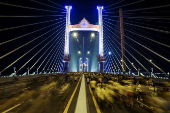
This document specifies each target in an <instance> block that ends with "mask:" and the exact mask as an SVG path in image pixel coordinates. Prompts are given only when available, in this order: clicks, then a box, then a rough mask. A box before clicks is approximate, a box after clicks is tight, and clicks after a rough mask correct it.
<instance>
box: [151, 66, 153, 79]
mask: <svg viewBox="0 0 170 113" xmlns="http://www.w3.org/2000/svg"><path fill="white" fill-rule="evenodd" d="M152 75H153V68H151V77H152Z"/></svg>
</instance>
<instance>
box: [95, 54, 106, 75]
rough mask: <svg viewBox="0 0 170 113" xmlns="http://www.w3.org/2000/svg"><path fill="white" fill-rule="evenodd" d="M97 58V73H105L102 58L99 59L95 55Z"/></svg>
mask: <svg viewBox="0 0 170 113" xmlns="http://www.w3.org/2000/svg"><path fill="white" fill-rule="evenodd" d="M97 58H98V63H99V72H100V73H104V72H105V69H104V62H105V60H104V58H103V57H100V56H99V55H97Z"/></svg>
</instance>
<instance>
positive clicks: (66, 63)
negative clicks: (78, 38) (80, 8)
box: [63, 6, 72, 72]
mask: <svg viewBox="0 0 170 113" xmlns="http://www.w3.org/2000/svg"><path fill="white" fill-rule="evenodd" d="M65 8H66V10H67V11H66V29H65V48H64V61H63V62H64V72H68V70H69V67H68V64H69V62H70V56H69V32H70V31H69V25H70V11H71V9H72V6H65Z"/></svg>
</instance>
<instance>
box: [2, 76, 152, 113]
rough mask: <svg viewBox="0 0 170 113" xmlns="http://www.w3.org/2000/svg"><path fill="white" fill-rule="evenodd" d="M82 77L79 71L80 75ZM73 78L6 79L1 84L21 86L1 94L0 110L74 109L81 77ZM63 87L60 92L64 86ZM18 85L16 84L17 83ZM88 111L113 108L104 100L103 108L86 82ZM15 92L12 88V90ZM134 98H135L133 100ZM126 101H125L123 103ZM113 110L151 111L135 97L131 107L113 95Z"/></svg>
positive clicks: (59, 112)
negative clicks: (13, 80)
mask: <svg viewBox="0 0 170 113" xmlns="http://www.w3.org/2000/svg"><path fill="white" fill-rule="evenodd" d="M81 77H82V75H81ZM81 77H80V78H79V79H78V80H77V81H76V82H75V81H74V79H70V80H68V81H67V82H66V83H64V82H63V81H64V80H65V78H64V77H63V76H51V77H48V78H46V77H39V78H36V79H31V80H22V81H17V82H15V83H13V84H11V83H6V84H2V85H1V86H0V87H1V88H3V87H4V86H5V87H6V86H8V85H9V86H10V85H14V86H16V87H17V85H15V84H23V83H24V87H17V88H15V89H14V90H17V91H16V93H11V94H9V93H10V92H9V93H8V92H7V94H5V93H4V95H1V98H0V112H2V113H74V112H75V109H76V104H77V100H78V95H79V91H80V86H81V85H80V84H81V82H82V81H81V79H82V78H81ZM67 85H68V87H67V88H66V90H64V91H63V92H61V90H62V89H64V87H66V86H67ZM18 86H19V85H18ZM85 88H86V97H87V100H86V101H87V111H88V113H112V112H113V111H112V109H111V107H110V106H109V105H107V104H106V103H104V104H103V109H102V107H101V104H100V102H98V100H97V98H96V97H95V96H94V95H93V93H92V91H91V88H90V86H89V85H88V84H87V83H86V82H85ZM13 92H14V91H13ZM134 101H135V100H134ZM124 105H125V104H124ZM113 109H114V113H152V110H149V109H148V108H146V107H139V104H138V103H137V102H136V101H135V102H134V107H133V108H132V107H129V106H126V105H125V107H123V106H122V105H121V103H120V101H119V100H117V99H116V98H115V99H114V103H113Z"/></svg>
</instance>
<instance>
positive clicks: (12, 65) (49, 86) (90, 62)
mask: <svg viewBox="0 0 170 113" xmlns="http://www.w3.org/2000/svg"><path fill="white" fill-rule="evenodd" d="M61 3H62V2H61ZM83 3H84V2H83ZM87 3H88V2H87ZM102 3H103V5H102V4H101V5H94V4H93V2H92V5H94V11H89V10H90V6H91V5H88V6H89V8H88V7H86V8H82V9H78V10H77V9H76V8H77V7H78V5H77V6H76V5H65V6H64V5H61V4H60V2H59V3H57V2H54V1H52V0H47V1H38V0H30V1H25V2H17V1H5V2H0V6H1V7H0V9H1V10H2V13H1V14H0V20H1V26H0V37H1V38H0V48H1V49H0V50H1V52H0V84H1V85H2V87H1V90H0V95H1V94H2V95H3V97H2V98H5V99H6V98H9V99H13V97H12V98H11V97H8V94H10V93H11V92H14V91H16V90H18V91H16V95H19V93H20V92H19V91H20V90H22V93H23V92H24V91H25V90H29V89H30V91H28V92H29V94H30V95H33V96H30V97H28V100H29V102H31V105H33V107H32V108H34V105H38V104H37V103H46V101H44V100H43V101H42V102H41V101H40V100H41V99H42V98H43V97H44V98H46V99H47V97H48V99H51V100H54V101H55V103H53V102H52V101H51V100H48V99H47V100H48V102H47V103H48V104H50V105H51V107H49V106H48V105H44V106H45V107H44V109H45V110H44V109H43V110H44V111H43V110H42V111H41V109H38V110H40V111H39V112H54V111H55V112H58V111H60V112H64V113H66V112H69V111H71V112H79V113H80V111H85V112H86V113H87V112H89V111H91V112H97V113H101V111H102V112H107V111H105V110H103V108H102V107H103V106H102V105H101V106H100V105H99V106H98V104H101V102H103V101H101V100H100V99H101V98H102V97H100V98H98V97H97V94H96V93H97V91H96V90H97V89H96V90H94V88H93V87H92V86H93V85H91V84H90V85H88V84H86V82H87V80H86V79H87V78H88V77H89V78H90V80H91V81H93V80H96V81H98V82H101V81H102V80H101V79H98V78H100V77H101V78H102V79H103V82H105V81H104V80H105V79H106V77H105V76H106V75H107V77H108V76H109V77H113V78H112V80H113V81H114V80H117V79H119V80H120V78H119V77H125V78H126V79H125V78H124V79H125V80H127V79H131V78H133V79H138V78H137V77H139V78H145V79H148V81H147V82H149V80H151V79H152V80H154V81H156V82H157V83H160V84H164V82H165V83H169V79H170V76H169V68H170V56H169V55H170V52H169V48H170V44H169V43H170V39H169V36H170V29H169V24H170V22H169V16H168V15H169V7H170V3H168V2H166V1H164V2H155V3H153V2H148V1H145V0H138V1H135V0H134V1H133V0H132V1H124V0H120V1H117V2H115V3H111V4H110V5H109V3H110V2H109V3H108V4H107V2H102ZM105 3H106V4H107V5H104V4H105ZM75 4H76V3H75ZM88 4H90V3H88ZM82 7H85V5H84V6H82ZM9 9H10V10H9ZM79 10H83V11H84V12H83V13H82V12H81V11H79ZM86 10H87V11H86ZM75 12H78V13H75ZM76 14H79V15H81V16H82V15H83V17H82V18H79V19H77V18H78V15H76ZM84 15H86V16H87V17H86V16H84ZM92 72H93V73H92ZM84 73H85V74H84ZM94 73H95V74H94ZM116 77H117V78H116ZM128 77H129V78H128ZM107 79H108V78H107ZM110 79H111V78H109V79H108V80H110ZM100 80H101V81H100ZM119 80H117V81H116V82H120V81H119ZM121 80H123V79H121ZM18 81H19V82H18ZM107 82H108V81H107ZM114 82H115V81H114ZM152 82H153V81H152ZM6 84H7V86H6ZM11 84H12V85H11ZM13 84H17V85H16V86H13ZM18 84H19V85H18ZM80 84H81V85H80ZM148 84H149V83H148ZM152 84H154V82H153V83H152ZM107 85H108V84H107ZM107 85H106V86H107ZM106 86H104V87H106ZM23 87H24V88H23ZM91 87H92V88H91ZM96 87H97V85H96ZM117 87H118V86H117ZM120 87H122V86H120ZM123 87H124V86H123ZM167 87H169V86H168V85H167V86H166V87H164V88H167ZM17 88H18V89H17ZM43 88H44V89H43ZM57 88H59V90H58V89H57ZM62 88H63V89H64V88H65V90H62ZM69 88H70V90H68V89H69ZM147 88H148V87H147ZM161 88H162V87H161ZM161 88H160V89H161ZM66 89H67V90H66ZM106 89H107V88H106ZM120 89H121V88H120ZM127 89H128V88H127ZM148 89H149V88H148ZM158 89H159V88H158ZM162 89H163V88H162ZM60 90H62V91H61V92H60ZM123 90H124V91H126V88H123ZM32 91H33V92H32ZM34 91H37V92H40V93H41V94H42V93H43V96H42V95H41V96H42V97H39V98H40V100H38V99H39V98H38V97H37V95H36V93H35V92H34ZM50 91H51V92H50ZM52 91H54V92H52ZM127 91H129V90H127ZM154 91H155V90H154ZM156 91H157V89H156ZM159 91H162V90H159ZM9 92H10V93H9ZM56 92H57V93H56ZM63 92H64V93H63ZM95 92H96V93H95ZM113 92H114V93H116V92H115V90H114V91H113ZM26 93H27V92H26ZM11 94H12V93H11ZM24 94H25V92H24V93H23V95H24ZM34 94H35V97H36V99H35V98H34ZM48 94H49V95H48ZM54 95H57V97H56V98H55V96H54ZM61 95H65V96H63V97H62V98H58V97H60V96H61ZM89 95H90V96H89ZM67 96H68V97H67ZM119 96H120V95H119ZM166 96H167V95H166ZM21 97H22V96H21ZM23 97H24V99H23V98H22V99H21V100H22V102H21V101H18V100H17V99H16V100H15V99H14V100H15V102H16V103H17V104H16V105H15V106H12V104H9V105H6V104H4V105H2V104H1V103H0V111H1V110H2V111H4V112H3V113H7V112H9V111H10V112H23V111H24V106H22V105H25V106H27V104H30V103H28V100H27V99H26V98H27V97H26V96H23ZM116 97H117V96H116ZM121 97H122V96H120V98H121ZM125 97H126V98H128V99H129V100H128V101H130V97H128V96H127V95H125ZM18 98H20V97H18ZM30 98H31V99H30ZM96 98H97V99H98V100H99V101H96V100H95V99H96ZM103 98H106V97H103ZM122 98H123V97H122ZM167 98H168V96H167ZM167 98H166V99H167ZM62 99H63V100H62ZM67 99H69V100H67ZM166 99H165V100H166ZM7 100H8V99H7ZM87 100H88V102H87ZM108 100H109V99H108ZM108 100H107V101H106V103H107V102H108ZM3 101H5V100H3ZM122 101H123V100H122V99H120V104H122ZM34 102H35V103H34ZM36 102H37V103H36ZM59 102H61V104H62V105H61V106H64V107H61V106H60V105H59V104H58V103H59ZM62 102H63V103H62ZM124 102H125V101H124ZM9 103H10V102H9ZM32 103H34V104H32ZM52 103H53V104H52ZM76 103H77V104H76ZM87 103H88V104H89V105H88V104H87ZM108 103H109V102H108ZM108 105H109V104H108ZM114 105H115V106H116V105H117V104H114ZM122 105H123V104H122ZM140 105H141V106H146V107H147V108H149V109H150V110H153V108H156V107H155V106H156V105H154V106H151V107H148V105H145V104H143V103H142V104H141V103H140ZM7 106H8V107H7ZM18 106H21V107H18ZM54 106H60V107H59V108H56V109H55V107H54ZM81 106H85V107H84V108H82V107H81ZM90 106H92V107H90ZM46 107H47V108H46ZM111 107H113V106H111ZM1 108H2V109H1ZM7 108H9V109H7ZM37 108H39V107H38V106H37ZM94 108H95V109H94ZM116 108H117V107H116ZM80 109H81V110H80ZM101 109H102V110H101ZM139 109H140V110H138V109H136V110H134V111H136V112H137V111H139V112H141V113H142V112H150V111H147V110H146V111H145V109H143V108H142V109H141V108H139ZM31 110H33V111H32V112H35V111H36V110H35V109H29V108H27V109H25V111H27V112H28V111H31ZM34 110H35V111H34ZM79 110H80V111H79ZM88 110H89V111H88ZM93 110H94V111H93ZM109 110H110V109H109ZM121 110H122V111H121V112H126V109H121ZM156 110H157V109H156ZM156 110H155V111H156ZM25 111H24V112H25ZM118 111H119V110H118ZM36 112H37V111H36ZM109 112H111V111H109ZM128 112H129V111H128Z"/></svg>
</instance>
